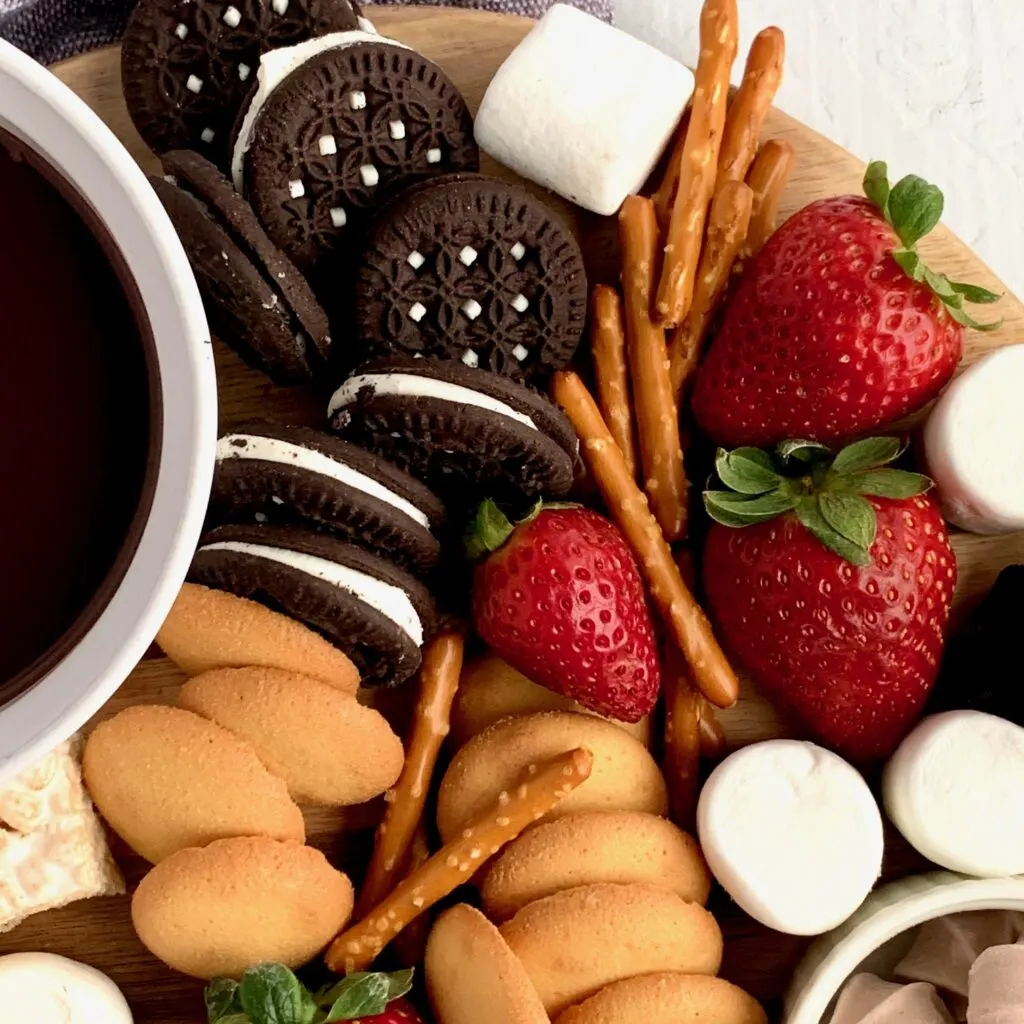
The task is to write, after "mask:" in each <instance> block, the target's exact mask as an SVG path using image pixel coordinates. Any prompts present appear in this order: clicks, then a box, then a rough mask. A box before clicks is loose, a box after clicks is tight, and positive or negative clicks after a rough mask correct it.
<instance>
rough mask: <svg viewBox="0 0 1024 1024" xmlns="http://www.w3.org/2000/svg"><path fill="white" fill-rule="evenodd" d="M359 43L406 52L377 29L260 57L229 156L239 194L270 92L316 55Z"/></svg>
mask: <svg viewBox="0 0 1024 1024" xmlns="http://www.w3.org/2000/svg"><path fill="white" fill-rule="evenodd" d="M363 20H365V19H363ZM360 43H387V44H388V45H389V46H397V47H399V48H400V49H403V50H408V49H409V47H408V46H406V45H405V44H404V43H399V42H397V41H396V40H394V39H386V38H385V37H384V36H381V35H380V34H379V33H377V31H376V30H374V31H372V32H370V31H365V30H352V31H350V32H329V33H328V34H327V35H325V36H318V37H317V38H316V39H307V40H306V41H305V42H304V43H298V44H296V45H295V46H283V47H281V49H279V50H268V51H267V52H266V53H265V54H263V56H262V57H260V67H259V71H258V72H257V74H256V94H255V95H254V96H253V98H252V101H251V102H250V103H249V107H248V109H247V110H246V112H245V117H244V118H243V119H242V128H241V130H240V131H239V133H238V138H237V139H236V140H235V148H234V150H233V151H232V154H231V180H232V181H233V182H234V183H235V188H236V189H237V190H238V191H239V192H241V191H242V185H243V182H244V171H245V156H246V154H247V153H248V152H249V147H250V146H251V145H252V136H253V132H254V131H255V130H256V122H257V121H258V120H259V116H260V114H261V113H262V111H263V107H264V106H265V104H266V102H267V100H268V99H270V96H271V93H273V91H274V90H275V89H276V88H277V87H278V86H279V85H280V84H281V83H282V82H283V81H284V80H285V79H286V78H287V77H288V76H289V75H290V74H291V73H292V72H293V71H295V70H296V68H300V67H302V65H303V64H305V63H306V61H308V60H310V59H311V58H313V57H315V56H316V55H317V54H318V53H323V52H324V50H344V49H345V48H346V47H349V46H356V45H358V44H360Z"/></svg>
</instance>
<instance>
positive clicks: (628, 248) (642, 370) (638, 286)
mask: <svg viewBox="0 0 1024 1024" xmlns="http://www.w3.org/2000/svg"><path fill="white" fill-rule="evenodd" d="M619 248H620V249H621V251H622V292H623V296H624V298H625V307H626V333H627V338H628V340H627V346H626V347H627V351H628V352H629V372H630V376H631V377H632V380H633V408H634V409H635V410H636V425H637V434H638V435H639V440H640V462H641V465H642V467H643V476H644V490H646V491H647V497H648V499H649V500H650V503H651V509H652V511H653V512H654V517H655V518H656V519H657V520H658V523H659V524H660V526H661V529H662V532H663V533H664V534H665V538H666V540H669V541H673V540H678V539H679V538H680V537H682V536H683V534H684V533H685V532H686V491H687V483H686V473H685V471H684V469H683V450H682V447H681V445H680V441H679V420H678V417H677V416H676V403H675V399H674V398H673V396H672V387H671V384H670V381H669V372H668V354H667V352H666V350H665V332H664V331H663V330H662V329H661V328H660V327H658V326H657V325H656V324H653V323H651V291H652V289H653V287H654V262H655V260H656V259H657V254H658V220H657V217H656V216H655V213H654V203H653V202H651V200H650V199H643V198H641V197H640V196H630V197H629V198H628V199H627V200H626V201H625V202H624V203H623V204H622V210H621V212H620V213H619ZM626 465H627V468H628V465H629V463H628V462H627V463H626Z"/></svg>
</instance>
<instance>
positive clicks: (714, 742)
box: [697, 696, 726, 761]
mask: <svg viewBox="0 0 1024 1024" xmlns="http://www.w3.org/2000/svg"><path fill="white" fill-rule="evenodd" d="M697 725H698V727H699V729H700V756H701V757H706V758H708V759H709V760H712V761H714V760H717V759H718V758H720V757H721V756H722V754H723V753H724V752H725V744H726V738H725V730H724V729H723V728H722V723H721V722H720V721H719V720H718V715H716V714H715V709H714V707H713V706H712V705H711V704H710V703H709V702H708V700H707V698H706V697H704V696H700V697H699V698H698V701H697Z"/></svg>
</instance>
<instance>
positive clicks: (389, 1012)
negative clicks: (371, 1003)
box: [352, 999, 426, 1024]
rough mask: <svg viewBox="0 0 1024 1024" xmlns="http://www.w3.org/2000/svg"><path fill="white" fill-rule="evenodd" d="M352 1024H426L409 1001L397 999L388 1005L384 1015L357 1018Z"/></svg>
mask: <svg viewBox="0 0 1024 1024" xmlns="http://www.w3.org/2000/svg"><path fill="white" fill-rule="evenodd" d="M352 1024H426V1022H425V1021H424V1020H423V1018H422V1017H421V1016H420V1015H419V1014H418V1013H417V1012H416V1011H415V1010H414V1009H413V1005H412V1003H410V1002H409V1000H408V999H396V1000H395V1001H394V1002H393V1003H389V1004H388V1008H387V1009H386V1010H385V1011H384V1012H383V1013H375V1014H374V1015H373V1016H372V1017H356V1018H355V1019H354V1020H353V1021H352Z"/></svg>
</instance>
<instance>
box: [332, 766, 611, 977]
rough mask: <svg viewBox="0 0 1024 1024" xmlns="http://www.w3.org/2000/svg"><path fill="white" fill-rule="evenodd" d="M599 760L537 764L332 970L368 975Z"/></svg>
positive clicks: (370, 923) (405, 884)
mask: <svg viewBox="0 0 1024 1024" xmlns="http://www.w3.org/2000/svg"><path fill="white" fill-rule="evenodd" d="M593 764H594V755H593V754H592V753H591V752H590V751H589V750H587V749H586V748H585V747H577V748H576V749H575V750H570V751H568V752H567V753H564V754H559V755H558V756H557V757H553V758H552V759H551V760H550V761H547V762H545V763H543V764H540V765H536V764H531V765H530V766H529V767H528V768H527V770H526V771H525V772H524V773H523V776H522V777H521V779H520V780H519V784H518V785H517V786H516V788H515V789H514V790H511V791H509V792H505V791H502V792H501V793H500V794H499V796H498V799H497V801H496V802H495V803H494V804H493V805H492V806H491V807H489V808H488V809H487V810H486V811H485V812H484V813H483V814H481V815H480V817H478V818H476V819H475V820H474V821H473V822H472V823H471V824H470V825H469V826H467V827H466V828H464V829H463V830H462V833H461V834H460V836H459V838H458V839H454V840H452V842H450V843H448V844H447V845H446V846H443V847H441V849H440V850H439V851H438V852H437V853H435V854H434V856H433V857H431V858H430V860H428V861H427V862H426V863H425V864H424V865H423V866H422V867H421V868H420V869H419V870H418V871H414V872H413V873H412V874H411V875H410V876H409V877H408V878H406V879H404V880H403V881H401V882H399V883H398V885H397V886H396V887H395V889H394V890H393V891H392V893H391V895H389V896H387V897H386V898H385V899H384V900H383V902H381V903H380V904H378V905H377V906H376V907H374V909H373V910H372V911H371V912H370V914H369V915H368V916H367V917H364V918H363V919H362V920H361V921H359V922H358V923H357V924H355V925H353V926H352V927H350V928H349V929H348V930H347V931H345V932H342V934H341V935H339V936H338V937H337V938H336V939H335V940H334V941H333V942H332V943H331V945H330V947H329V948H328V950H327V957H326V959H327V966H328V967H329V968H330V969H331V970H332V971H335V972H337V973H339V974H341V973H345V974H349V973H351V972H352V971H364V970H366V968H367V967H369V966H370V964H372V963H373V961H374V959H375V958H376V957H377V955H378V954H379V953H380V951H381V950H382V949H383V948H384V947H385V946H386V945H387V944H388V943H389V942H390V941H391V940H392V939H393V938H394V937H395V936H396V935H397V934H398V933H399V932H400V931H402V929H403V928H405V926H406V925H408V924H409V922H410V921H412V920H414V919H415V918H417V917H418V916H419V915H420V914H422V913H423V912H424V911H425V910H428V909H429V908H430V907H432V906H433V905H434V904H435V903H437V902H438V900H442V899H444V897H445V896H447V895H448V894H449V893H450V892H452V891H453V890H454V889H456V888H457V887H458V886H460V885H461V884H462V883H463V882H465V881H466V880H467V879H468V878H470V877H471V876H472V874H473V872H474V871H475V870H476V869H477V868H478V867H479V866H480V865H481V864H483V863H484V862H485V861H486V860H488V859H489V858H490V857H492V856H493V855H494V854H496V853H497V852H498V851H499V850H500V849H501V848H502V847H503V846H504V845H505V844H506V843H509V842H511V841H512V840H513V839H515V838H516V836H518V835H519V833H520V832H522V831H524V830H525V829H527V828H528V827H529V826H530V825H532V824H533V823H534V822H535V821H537V820H538V819H540V818H542V817H544V815H545V814H547V812H548V811H550V810H551V808H552V807H554V806H555V805H556V804H558V803H559V802H560V801H561V800H563V799H564V798H565V797H567V796H568V795H569V794H570V793H571V792H572V791H573V790H574V789H575V788H576V787H577V786H579V785H581V784H582V783H583V782H586V780H587V779H588V778H589V777H590V772H591V769H592V768H593Z"/></svg>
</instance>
